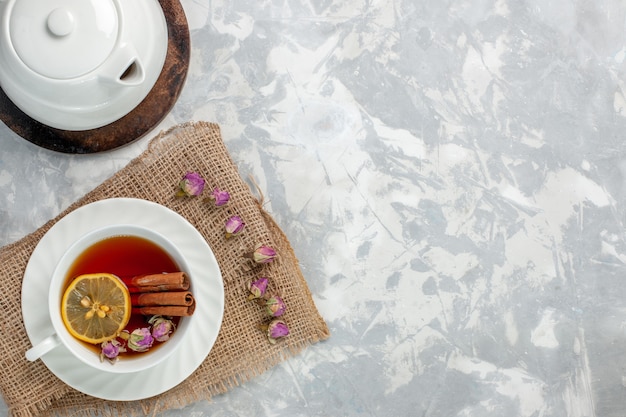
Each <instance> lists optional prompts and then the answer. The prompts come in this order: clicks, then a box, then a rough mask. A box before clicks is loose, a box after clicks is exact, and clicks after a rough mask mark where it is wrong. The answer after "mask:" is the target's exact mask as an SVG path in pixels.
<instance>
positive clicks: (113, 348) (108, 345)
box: [100, 339, 126, 363]
mask: <svg viewBox="0 0 626 417" xmlns="http://www.w3.org/2000/svg"><path fill="white" fill-rule="evenodd" d="M100 347H101V349H102V350H101V351H100V362H104V360H107V361H109V362H111V363H115V362H117V360H118V359H119V358H118V356H119V354H120V353H121V352H126V349H124V347H123V346H122V344H121V343H120V342H118V341H117V340H115V339H113V340H108V341H106V342H102V344H101V345H100Z"/></svg>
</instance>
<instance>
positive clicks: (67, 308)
mask: <svg viewBox="0 0 626 417" xmlns="http://www.w3.org/2000/svg"><path fill="white" fill-rule="evenodd" d="M130 313H131V302H130V293H129V292H128V288H127V287H126V285H124V283H123V282H122V281H121V280H120V279H119V278H118V277H116V276H115V275H113V274H105V273H98V274H85V275H80V276H78V277H76V278H75V279H74V280H73V281H72V282H71V283H70V285H69V287H67V289H66V290H65V293H64V294H63V298H62V300H61V318H62V319H63V323H64V324H65V327H66V328H67V330H68V331H69V332H70V334H72V336H74V337H75V338H77V339H79V340H82V341H84V342H87V343H92V344H99V343H102V342H104V341H107V340H110V339H113V338H114V337H116V336H117V335H118V334H119V333H120V332H121V331H122V330H124V328H125V327H126V325H127V324H128V320H130Z"/></svg>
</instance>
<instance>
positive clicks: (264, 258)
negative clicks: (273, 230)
mask: <svg viewBox="0 0 626 417" xmlns="http://www.w3.org/2000/svg"><path fill="white" fill-rule="evenodd" d="M276 256H278V254H277V253H276V251H275V250H274V249H273V248H271V247H270V246H266V245H258V246H257V247H256V248H255V249H254V251H253V252H250V253H246V254H245V255H244V257H246V258H250V259H252V260H253V261H254V262H256V263H258V264H268V263H270V262H272V261H273V260H274V259H275V258H276Z"/></svg>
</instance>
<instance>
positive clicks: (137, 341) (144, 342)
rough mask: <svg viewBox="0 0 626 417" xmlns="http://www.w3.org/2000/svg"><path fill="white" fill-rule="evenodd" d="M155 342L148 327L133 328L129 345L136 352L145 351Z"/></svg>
mask: <svg viewBox="0 0 626 417" xmlns="http://www.w3.org/2000/svg"><path fill="white" fill-rule="evenodd" d="M152 343H154V338H153V337H152V334H151V333H150V329H148V328H147V327H141V328H139V329H135V330H133V332H132V333H131V334H130V338H129V339H128V347H129V348H130V349H131V350H134V351H135V352H145V351H147V350H148V349H150V347H152Z"/></svg>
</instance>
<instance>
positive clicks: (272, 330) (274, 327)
mask: <svg viewBox="0 0 626 417" xmlns="http://www.w3.org/2000/svg"><path fill="white" fill-rule="evenodd" d="M287 335H289V327H287V323H285V322H284V321H282V320H272V321H271V322H270V324H269V325H268V326H267V338H268V339H269V341H270V343H272V344H274V343H276V339H279V338H281V337H285V336H287Z"/></svg>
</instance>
